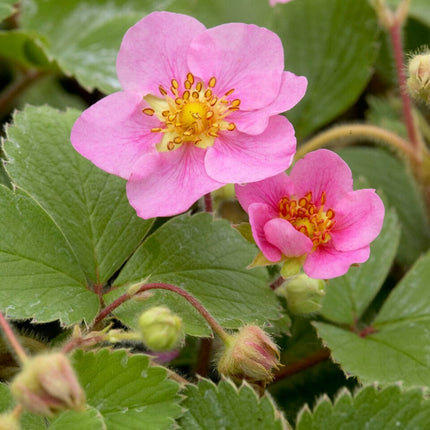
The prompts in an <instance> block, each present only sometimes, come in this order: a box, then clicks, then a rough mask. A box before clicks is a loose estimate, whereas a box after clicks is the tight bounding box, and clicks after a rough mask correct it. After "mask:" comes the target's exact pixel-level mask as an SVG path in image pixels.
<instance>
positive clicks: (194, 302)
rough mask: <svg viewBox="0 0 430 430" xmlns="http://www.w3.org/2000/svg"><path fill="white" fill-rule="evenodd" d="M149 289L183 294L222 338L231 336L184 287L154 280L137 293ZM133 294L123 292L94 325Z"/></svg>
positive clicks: (99, 316) (97, 318)
mask: <svg viewBox="0 0 430 430" xmlns="http://www.w3.org/2000/svg"><path fill="white" fill-rule="evenodd" d="M149 290H167V291H172V292H174V293H176V294H178V295H180V296H182V297H183V298H184V299H185V300H187V301H188V302H189V303H190V304H191V305H192V306H193V307H194V308H195V309H196V310H197V311H199V312H200V314H201V315H202V317H203V318H204V319H205V320H206V321H207V322H208V324H209V325H210V326H211V327H212V330H213V331H214V332H215V333H216V334H217V335H218V336H219V337H220V338H221V339H222V340H226V339H228V338H229V335H228V334H227V333H226V332H225V331H224V329H223V328H222V327H221V326H220V324H219V323H218V322H217V321H216V320H215V319H214V318H213V317H212V315H211V314H210V313H209V312H208V311H207V310H206V309H205V308H204V307H203V305H202V304H200V302H199V301H197V300H196V299H195V298H194V297H193V296H192V295H191V294H190V293H188V292H187V291H185V290H183V289H182V288H179V287H176V286H175V285H170V284H164V283H161V282H154V283H152V284H146V285H143V286H142V287H140V288H139V289H138V290H137V291H136V294H140V293H143V292H144V291H149ZM132 297H133V296H131V295H130V294H129V293H128V292H127V293H125V294H123V295H122V296H120V297H118V298H117V299H116V300H114V301H113V302H112V303H111V304H110V305H108V306H106V307H105V308H104V309H102V310H101V311H100V313H99V314H98V315H97V317H96V318H95V320H94V323H93V325H92V326H93V327H96V326H97V324H99V323H100V321H102V320H103V319H104V318H106V317H107V316H108V315H109V314H110V313H111V312H112V311H113V310H115V309H116V308H117V307H118V306H120V305H122V304H123V303H124V302H126V301H127V300H130V299H131V298H132Z"/></svg>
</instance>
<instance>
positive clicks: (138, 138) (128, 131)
mask: <svg viewBox="0 0 430 430" xmlns="http://www.w3.org/2000/svg"><path fill="white" fill-rule="evenodd" d="M143 107H144V104H143V102H142V98H141V97H139V95H137V94H133V93H127V92H118V93H114V94H111V95H110V96H107V97H105V98H103V99H101V100H100V101H99V102H97V103H96V104H94V105H92V106H91V107H90V108H88V109H87V110H85V111H84V112H83V113H82V114H81V116H80V117H79V118H78V119H77V120H76V122H75V124H74V125H73V128H72V133H71V136H70V139H71V142H72V145H73V146H74V148H75V149H76V150H77V151H78V152H79V153H80V154H81V155H83V156H84V157H86V158H88V159H89V160H91V161H92V162H93V163H94V164H95V165H96V166H98V167H100V168H101V169H103V170H106V171H107V172H109V173H113V174H115V175H118V176H121V177H123V178H125V179H128V178H129V176H130V173H131V168H132V166H133V164H134V163H135V162H136V161H137V160H138V158H139V157H140V156H141V155H142V153H144V152H146V151H148V150H150V149H151V148H152V147H154V145H155V144H156V143H157V142H159V140H160V135H159V134H157V133H151V128H152V127H158V125H159V121H158V120H157V119H156V118H154V117H149V116H147V115H144V114H143V113H142V108H143Z"/></svg>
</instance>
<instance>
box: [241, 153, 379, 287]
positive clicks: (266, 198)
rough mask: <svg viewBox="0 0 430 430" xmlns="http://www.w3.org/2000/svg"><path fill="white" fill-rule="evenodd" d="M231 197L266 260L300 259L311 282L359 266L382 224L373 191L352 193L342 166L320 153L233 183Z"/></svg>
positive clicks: (348, 172)
mask: <svg viewBox="0 0 430 430" xmlns="http://www.w3.org/2000/svg"><path fill="white" fill-rule="evenodd" d="M236 194H237V198H238V199H239V202H240V204H241V205H242V207H243V208H244V209H245V211H246V212H247V213H248V214H249V222H250V223H251V228H252V233H253V236H254V239H255V241H256V243H257V245H258V247H259V248H260V250H261V251H262V253H263V254H264V256H265V257H266V259H267V260H269V261H271V262H279V261H281V259H282V258H284V257H290V258H291V257H302V256H303V257H304V258H305V262H304V266H303V270H304V271H305V273H306V274H307V275H308V276H310V277H312V278H317V279H329V278H335V277H337V276H341V275H343V274H345V273H346V272H347V271H348V269H349V267H350V266H351V264H354V263H364V262H365V261H366V260H367V259H368V258H369V254H370V247H369V244H370V242H372V241H373V240H374V239H375V238H376V237H377V236H378V234H379V232H380V231H381V228H382V224H383V220H384V212H385V210H384V205H383V203H382V201H381V199H380V198H379V196H378V195H377V194H376V193H375V190H371V189H365V190H358V191H353V188H352V174H351V170H350V169H349V167H348V165H347V164H346V163H345V162H344V161H343V160H342V159H341V158H340V157H339V156H338V155H337V154H335V153H334V152H332V151H328V150H326V149H320V150H318V151H314V152H311V153H309V154H307V155H306V156H305V157H304V158H303V159H301V160H299V161H298V162H297V163H296V164H295V165H294V167H293V169H292V171H291V174H290V175H287V174H285V173H280V174H278V175H276V176H273V177H271V178H268V179H264V180H262V181H260V182H254V183H250V184H246V185H236Z"/></svg>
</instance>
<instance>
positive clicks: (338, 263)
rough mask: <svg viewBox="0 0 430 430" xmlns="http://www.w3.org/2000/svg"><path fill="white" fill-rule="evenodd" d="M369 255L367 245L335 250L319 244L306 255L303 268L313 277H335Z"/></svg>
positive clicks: (362, 261)
mask: <svg viewBox="0 0 430 430" xmlns="http://www.w3.org/2000/svg"><path fill="white" fill-rule="evenodd" d="M369 255H370V247H369V246H365V247H363V248H360V249H356V250H354V251H337V250H336V249H334V248H332V247H329V246H320V247H319V248H317V249H316V250H315V251H314V252H312V253H311V254H309V255H308V256H307V258H306V261H305V264H304V265H303V270H304V271H305V273H306V274H307V275H308V276H310V277H311V278H315V279H330V278H336V277H338V276H342V275H344V274H345V273H346V272H347V271H348V269H349V268H350V266H351V264H355V263H364V262H365V261H367V259H368V258H369Z"/></svg>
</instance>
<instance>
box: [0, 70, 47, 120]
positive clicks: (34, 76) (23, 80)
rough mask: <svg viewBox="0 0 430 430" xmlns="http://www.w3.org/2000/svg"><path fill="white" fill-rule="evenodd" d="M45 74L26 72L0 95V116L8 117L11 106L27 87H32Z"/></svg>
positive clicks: (36, 71)
mask: <svg viewBox="0 0 430 430" xmlns="http://www.w3.org/2000/svg"><path fill="white" fill-rule="evenodd" d="M44 74H45V73H44V72H41V71H40V70H35V69H29V70H26V71H25V72H24V73H23V74H22V75H21V76H20V77H19V78H17V79H15V81H13V82H12V83H11V84H10V85H9V86H8V87H7V88H6V89H5V90H4V91H3V93H2V94H0V116H3V115H6V114H7V113H8V112H9V109H10V106H11V104H12V103H13V101H14V99H15V98H16V97H18V96H19V95H20V94H21V93H22V92H23V91H24V90H25V89H26V88H27V87H29V86H30V85H32V84H33V83H34V82H36V81H37V80H38V79H40V78H41V77H42V76H44Z"/></svg>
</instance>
